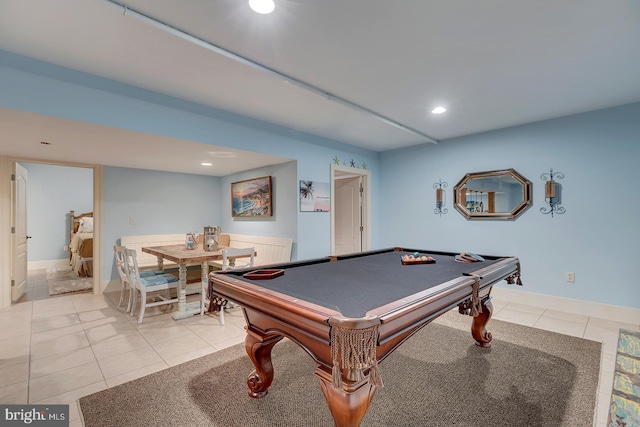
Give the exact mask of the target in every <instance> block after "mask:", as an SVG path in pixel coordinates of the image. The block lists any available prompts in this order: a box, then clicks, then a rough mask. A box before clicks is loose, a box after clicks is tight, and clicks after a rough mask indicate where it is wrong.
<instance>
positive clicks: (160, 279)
mask: <svg viewBox="0 0 640 427" xmlns="http://www.w3.org/2000/svg"><path fill="white" fill-rule="evenodd" d="M177 281H178V278H177V277H176V276H172V275H171V274H167V273H163V274H156V275H153V276H147V277H140V282H141V283H142V284H143V285H144V286H155V285H164V284H167V283H175V282H177Z"/></svg>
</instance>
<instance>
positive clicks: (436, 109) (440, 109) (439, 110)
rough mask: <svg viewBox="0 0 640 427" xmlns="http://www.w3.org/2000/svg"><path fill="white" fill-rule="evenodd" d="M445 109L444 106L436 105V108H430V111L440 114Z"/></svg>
mask: <svg viewBox="0 0 640 427" xmlns="http://www.w3.org/2000/svg"><path fill="white" fill-rule="evenodd" d="M445 111H447V109H446V108H444V107H436V108H434V109H433V110H431V112H432V113H433V114H442V113H444V112H445Z"/></svg>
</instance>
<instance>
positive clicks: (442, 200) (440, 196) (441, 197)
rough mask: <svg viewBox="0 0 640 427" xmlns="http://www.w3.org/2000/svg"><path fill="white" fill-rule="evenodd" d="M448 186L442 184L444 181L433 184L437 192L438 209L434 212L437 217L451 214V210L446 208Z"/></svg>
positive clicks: (444, 183)
mask: <svg viewBox="0 0 640 427" xmlns="http://www.w3.org/2000/svg"><path fill="white" fill-rule="evenodd" d="M448 185H449V184H447V183H446V182H442V180H438V182H436V183H434V184H433V188H434V189H435V190H436V208H435V209H434V210H433V213H434V214H436V215H440V216H442V214H446V213H447V212H449V209H447V208H445V207H444V206H445V204H446V197H445V196H446V195H445V192H444V188H447V186H448Z"/></svg>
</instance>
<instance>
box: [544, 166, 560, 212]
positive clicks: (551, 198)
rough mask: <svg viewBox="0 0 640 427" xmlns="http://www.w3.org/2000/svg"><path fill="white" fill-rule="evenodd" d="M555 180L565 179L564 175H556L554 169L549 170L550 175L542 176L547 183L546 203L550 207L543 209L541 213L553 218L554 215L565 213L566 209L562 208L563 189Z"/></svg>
mask: <svg viewBox="0 0 640 427" xmlns="http://www.w3.org/2000/svg"><path fill="white" fill-rule="evenodd" d="M554 178H555V179H564V174H563V173H562V172H556V173H554V172H553V169H549V173H546V172H545V173H543V174H542V175H540V179H541V180H543V181H546V183H545V186H544V201H545V202H546V203H547V204H549V207H546V206H543V207H541V208H540V212H542V213H543V214H548V213H550V214H551V216H552V217H553V214H554V213H556V214H558V215H560V214H563V213H565V208H563V207H562V206H560V203H561V198H560V193H561V191H560V190H561V189H562V186H561V185H560V184H558V183H557V182H556V181H555V180H554Z"/></svg>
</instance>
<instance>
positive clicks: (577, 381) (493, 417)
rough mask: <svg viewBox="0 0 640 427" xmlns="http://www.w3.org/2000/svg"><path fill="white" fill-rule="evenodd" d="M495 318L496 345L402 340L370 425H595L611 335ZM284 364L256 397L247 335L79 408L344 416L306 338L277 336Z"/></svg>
mask: <svg viewBox="0 0 640 427" xmlns="http://www.w3.org/2000/svg"><path fill="white" fill-rule="evenodd" d="M461 317H462V316H461ZM467 321H468V318H467ZM467 325H468V323H467ZM490 325H491V331H492V332H493V336H494V340H493V343H492V347H491V348H490V349H484V348H480V347H478V346H476V345H474V343H473V340H472V338H471V336H470V332H468V331H463V330H460V329H458V328H454V327H449V326H445V325H443V324H435V323H434V324H431V325H428V326H427V327H425V328H423V329H422V330H421V331H420V332H418V333H417V334H416V335H415V336H414V337H412V338H411V339H409V340H408V341H407V342H405V343H404V344H403V345H401V346H400V347H399V348H398V349H397V350H396V351H395V352H394V353H392V354H391V355H390V356H389V357H388V358H387V359H386V360H385V361H384V362H383V363H382V364H381V365H380V369H381V375H382V378H383V381H384V384H385V386H384V388H382V389H378V390H377V392H376V395H375V397H374V398H373V401H372V403H371V406H370V408H369V410H368V412H367V414H366V415H365V417H364V419H363V422H362V424H361V425H362V426H375V427H384V426H394V427H404V426H407V427H409V426H411V427H415V426H450V425H457V426H476V427H478V426H487V427H488V426H491V427H496V426H509V427H516V426H527V427H535V426H544V427H553V426H567V427H569V426H571V427H575V426H591V425H593V415H594V407H595V402H596V394H597V387H598V381H599V366H600V352H601V345H600V343H598V342H595V341H588V340H584V339H580V338H574V337H570V336H566V335H560V334H556V333H553V332H547V331H543V330H539V329H533V328H528V327H525V326H520V325H514V324H510V323H505V322H499V321H495V320H494V321H491V322H490ZM273 366H274V370H275V378H274V381H273V383H272V385H271V387H270V388H269V393H268V394H267V395H266V396H265V397H263V398H261V399H252V398H250V397H248V395H247V392H248V388H247V385H246V378H247V375H248V374H249V373H250V372H251V371H252V370H253V365H252V364H251V362H250V360H249V358H248V357H247V355H246V353H245V350H244V345H243V344H240V345H236V346H234V347H230V348H227V349H225V350H221V351H219V352H216V353H213V354H210V355H207V356H204V357H201V358H199V359H195V360H192V361H190V362H187V363H184V364H182V365H178V366H175V367H172V368H168V369H165V370H163V371H160V372H157V373H154V374H152V375H149V376H146V377H143V378H140V379H137V380H134V381H131V382H129V383H125V384H122V385H119V386H116V387H113V388H110V389H107V390H104V391H101V392H98V393H95V394H92V395H89V396H85V397H83V398H81V399H80V400H79V407H80V411H81V414H82V417H83V419H84V423H85V424H84V425H85V426H87V427H106V426H114V427H115V426H120V427H122V426H159V425H162V426H176V427H177V426H204V425H207V426H220V427H222V426H224V427H246V426H256V427H266V426H269V427H275V426H278V427H280V426H288V427H291V426H299V427H304V426H333V425H334V424H333V419H332V417H331V414H330V412H329V409H328V408H327V405H326V402H325V400H324V396H323V395H322V392H321V390H320V386H319V381H318V379H317V378H316V377H315V376H314V375H313V371H314V369H315V364H314V363H313V361H312V360H311V358H310V357H309V356H308V355H307V354H306V353H305V352H304V351H303V350H302V349H301V348H299V347H298V346H297V345H296V344H294V343H293V342H291V341H288V340H284V341H283V342H281V343H279V344H277V345H276V346H275V347H274V349H273Z"/></svg>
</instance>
